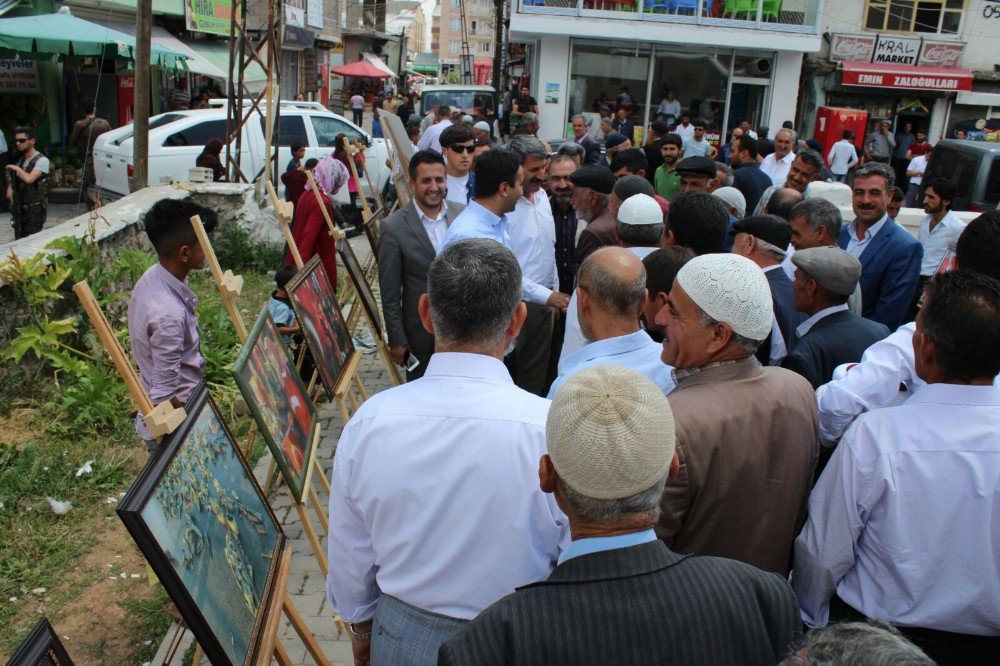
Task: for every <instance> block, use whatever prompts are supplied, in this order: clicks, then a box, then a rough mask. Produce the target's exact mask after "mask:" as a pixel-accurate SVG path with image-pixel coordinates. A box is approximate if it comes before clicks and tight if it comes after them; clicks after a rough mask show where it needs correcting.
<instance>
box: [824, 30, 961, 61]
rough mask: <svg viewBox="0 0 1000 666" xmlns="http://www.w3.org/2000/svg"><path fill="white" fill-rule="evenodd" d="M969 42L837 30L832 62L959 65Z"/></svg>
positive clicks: (831, 50) (831, 42)
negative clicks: (838, 31)
mask: <svg viewBox="0 0 1000 666" xmlns="http://www.w3.org/2000/svg"><path fill="white" fill-rule="evenodd" d="M964 53H965V42H951V41H948V42H946V41H932V40H925V39H921V38H917V37H897V36H895V35H844V34H835V35H833V37H832V38H831V40H830V60H831V61H832V62H875V63H883V64H895V65H923V66H925V67H946V68H956V67H959V66H960V64H961V62H962V55H963V54H964Z"/></svg>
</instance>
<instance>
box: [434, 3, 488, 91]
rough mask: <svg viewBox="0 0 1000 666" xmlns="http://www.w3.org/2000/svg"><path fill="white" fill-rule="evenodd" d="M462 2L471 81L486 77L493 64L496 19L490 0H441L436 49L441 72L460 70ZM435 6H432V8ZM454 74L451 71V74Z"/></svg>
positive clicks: (444, 74) (478, 81)
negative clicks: (470, 65) (472, 76)
mask: <svg viewBox="0 0 1000 666" xmlns="http://www.w3.org/2000/svg"><path fill="white" fill-rule="evenodd" d="M463 3H464V4H465V25H466V29H467V31H468V38H469V53H470V54H471V55H472V60H473V67H474V69H475V76H476V79H477V80H476V81H475V83H480V82H482V83H486V81H480V79H483V78H484V77H485V78H486V79H487V80H488V79H489V70H490V68H492V66H493V49H494V46H495V44H494V42H495V41H496V21H495V19H494V13H495V8H494V5H493V0H441V2H440V3H439V7H440V9H441V18H440V24H439V25H440V33H439V36H438V46H437V49H433V50H435V51H436V52H437V54H438V60H439V62H440V63H441V73H442V75H443V76H445V77H447V76H448V75H449V74H451V73H452V72H459V73H460V72H461V66H460V65H461V55H462V9H461V7H462V4H463ZM436 9H437V8H435V10H436ZM452 78H454V75H452Z"/></svg>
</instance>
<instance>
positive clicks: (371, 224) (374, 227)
mask: <svg viewBox="0 0 1000 666" xmlns="http://www.w3.org/2000/svg"><path fill="white" fill-rule="evenodd" d="M386 213H387V211H386V208H385V206H379V209H378V210H376V211H375V212H374V213H372V216H371V217H370V218H368V221H367V222H365V223H364V224H362V225H361V226H362V227H364V229H365V236H367V237H368V245H370V246H371V249H372V256H373V257H377V256H378V239H379V236H381V235H382V220H384V219H385V217H386Z"/></svg>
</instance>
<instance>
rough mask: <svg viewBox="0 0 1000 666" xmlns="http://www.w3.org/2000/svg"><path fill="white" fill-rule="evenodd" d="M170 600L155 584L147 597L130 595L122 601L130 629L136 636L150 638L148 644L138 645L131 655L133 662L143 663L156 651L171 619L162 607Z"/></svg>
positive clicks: (151, 657)
mask: <svg viewBox="0 0 1000 666" xmlns="http://www.w3.org/2000/svg"><path fill="white" fill-rule="evenodd" d="M169 601H170V597H168V596H167V592H166V590H164V589H163V587H162V586H160V585H157V586H156V587H154V588H153V591H152V594H151V595H150V596H149V598H148V599H142V598H137V597H131V598H129V599H126V600H125V601H123V602H122V607H123V608H124V610H125V612H126V613H127V614H128V617H130V618H132V621H133V626H132V631H133V633H134V635H136V636H148V637H149V639H150V640H151V643H150V644H149V645H140V646H139V650H138V652H137V653H136V654H135V655H133V658H134V663H136V664H143V663H146V662H147V661H151V660H152V659H153V656H154V655H155V654H156V651H157V650H158V649H159V647H160V639H161V638H162V637H163V636H164V634H166V633H167V628H168V627H169V626H170V623H171V622H172V619H171V617H170V616H169V615H167V614H166V613H164V612H163V608H164V607H165V606H166V605H167V603H168V602H169Z"/></svg>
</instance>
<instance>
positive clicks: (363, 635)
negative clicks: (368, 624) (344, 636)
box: [347, 622, 374, 642]
mask: <svg viewBox="0 0 1000 666" xmlns="http://www.w3.org/2000/svg"><path fill="white" fill-rule="evenodd" d="M372 626H374V625H372ZM347 633H349V634H350V635H351V638H352V639H354V640H356V641H362V642H364V641H370V640H371V639H372V630H371V628H369V629H368V631H365V632H360V631H357V630H355V629H354V623H353V622H348V623H347Z"/></svg>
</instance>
